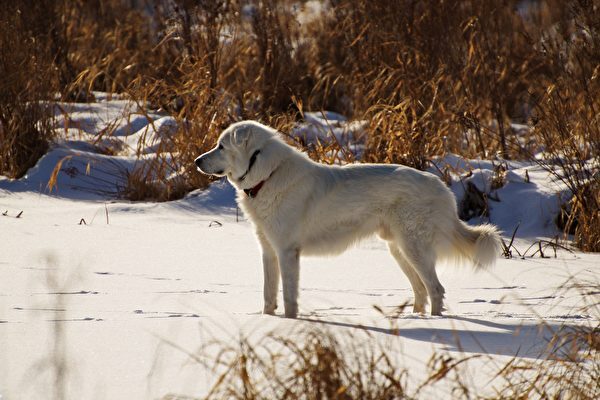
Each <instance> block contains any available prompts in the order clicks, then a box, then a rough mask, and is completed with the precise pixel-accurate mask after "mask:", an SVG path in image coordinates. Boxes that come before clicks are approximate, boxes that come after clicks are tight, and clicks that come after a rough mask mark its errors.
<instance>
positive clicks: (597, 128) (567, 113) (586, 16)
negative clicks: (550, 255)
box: [533, 1, 600, 251]
mask: <svg viewBox="0 0 600 400" xmlns="http://www.w3.org/2000/svg"><path fill="white" fill-rule="evenodd" d="M562 11H563V13H562V14H560V17H561V18H560V19H559V21H558V23H557V26H556V29H555V30H553V31H550V32H547V33H546V35H545V36H544V41H543V43H542V44H541V47H540V49H539V50H540V52H543V53H544V54H545V55H546V60H547V64H546V67H547V70H548V72H547V78H546V82H547V89H546V91H545V92H544V93H543V94H542V96H541V97H540V98H539V100H538V102H537V103H536V105H535V108H534V121H533V122H534V124H533V135H534V136H535V137H536V138H538V140H539V141H540V144H541V145H542V146H543V150H544V152H545V153H546V159H548V161H547V162H545V163H544V164H543V165H544V166H545V167H546V169H548V170H549V171H550V172H551V173H552V174H553V175H554V177H555V178H556V179H557V180H559V181H561V182H563V183H564V184H565V185H566V186H567V188H568V189H569V190H570V192H571V194H572V196H573V197H572V200H571V201H570V206H568V207H567V212H568V215H567V217H566V218H565V222H564V224H563V228H564V230H565V232H570V233H573V234H574V236H575V244H576V245H577V246H578V247H580V248H581V249H582V250H584V251H600V173H599V171H600V122H599V118H600V51H598V50H599V49H600V28H599V27H598V20H599V19H600V7H599V6H598V5H595V4H594V3H593V2H586V1H579V2H570V3H569V4H566V5H562Z"/></svg>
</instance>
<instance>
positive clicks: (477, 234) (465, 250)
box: [452, 220, 502, 269]
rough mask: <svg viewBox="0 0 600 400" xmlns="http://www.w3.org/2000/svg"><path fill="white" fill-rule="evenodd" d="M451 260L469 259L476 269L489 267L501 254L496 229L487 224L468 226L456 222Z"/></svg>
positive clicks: (498, 235) (498, 234)
mask: <svg viewBox="0 0 600 400" xmlns="http://www.w3.org/2000/svg"><path fill="white" fill-rule="evenodd" d="M452 242H453V247H454V249H453V250H454V254H453V258H458V259H461V258H462V259H464V258H467V259H469V260H470V261H471V262H472V263H473V266H474V267H475V268H476V269H485V268H487V267H491V266H492V265H494V263H495V262H496V258H497V257H498V256H499V255H500V252H501V248H502V247H501V239H500V233H499V232H498V229H497V228H496V227H495V226H493V225H489V224H484V225H478V226H469V225H467V224H465V223H464V222H462V221H460V220H459V221H457V223H456V229H455V235H454V237H453V240H452Z"/></svg>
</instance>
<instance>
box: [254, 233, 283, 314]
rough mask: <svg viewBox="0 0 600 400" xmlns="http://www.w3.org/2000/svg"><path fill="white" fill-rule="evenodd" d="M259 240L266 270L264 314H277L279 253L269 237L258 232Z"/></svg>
mask: <svg viewBox="0 0 600 400" xmlns="http://www.w3.org/2000/svg"><path fill="white" fill-rule="evenodd" d="M258 240H259V242H260V247H261V249H262V262H263V270H264V281H265V283H264V288H263V296H264V299H265V307H264V309H263V314H271V315H273V314H275V309H276V308H277V292H278V291H279V264H278V262H277V254H275V251H274V250H273V246H271V244H270V243H269V241H268V240H267V238H266V237H265V236H264V235H263V234H262V233H261V232H258Z"/></svg>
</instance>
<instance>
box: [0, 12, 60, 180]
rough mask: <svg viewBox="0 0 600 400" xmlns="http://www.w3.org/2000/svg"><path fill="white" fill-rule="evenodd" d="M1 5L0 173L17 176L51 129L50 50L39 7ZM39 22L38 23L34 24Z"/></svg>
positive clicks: (34, 159)
mask: <svg viewBox="0 0 600 400" xmlns="http://www.w3.org/2000/svg"><path fill="white" fill-rule="evenodd" d="M46 3H48V2H43V1H42V2H38V3H36V4H35V5H34V6H33V7H27V8H23V7H19V6H18V5H16V4H7V5H6V6H5V7H4V8H5V9H4V10H3V12H2V13H1V15H0V48H2V57H0V174H2V175H6V176H8V177H11V178H19V177H21V176H22V175H24V174H25V173H26V172H27V170H28V169H29V168H31V167H32V166H33V165H34V164H35V163H36V162H37V160H38V159H39V158H40V157H41V156H42V155H44V154H45V153H46V151H47V149H48V145H49V142H50V140H51V139H52V136H53V133H52V129H51V118H52V112H53V111H52V107H51V106H50V105H49V104H48V103H47V102H48V101H49V100H51V96H52V90H53V88H54V87H55V86H54V83H55V82H53V80H52V76H53V74H52V64H51V62H50V60H51V53H50V52H49V49H48V47H47V46H48V43H49V28H48V26H46V25H45V24H44V22H45V21H46V20H45V19H44V13H45V9H44V8H45V5H47V4H46ZM38 20H39V23H38V22H37V21H38Z"/></svg>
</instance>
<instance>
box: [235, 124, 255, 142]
mask: <svg viewBox="0 0 600 400" xmlns="http://www.w3.org/2000/svg"><path fill="white" fill-rule="evenodd" d="M251 133H252V128H251V127H250V126H240V127H237V128H236V129H235V130H234V131H233V135H232V136H231V139H232V142H233V144H234V145H235V146H245V145H246V143H248V138H249V137H250V134H251Z"/></svg>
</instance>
